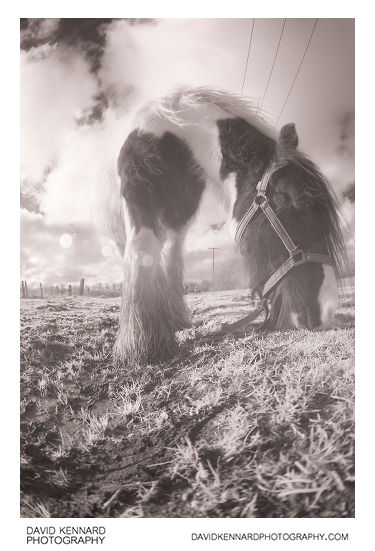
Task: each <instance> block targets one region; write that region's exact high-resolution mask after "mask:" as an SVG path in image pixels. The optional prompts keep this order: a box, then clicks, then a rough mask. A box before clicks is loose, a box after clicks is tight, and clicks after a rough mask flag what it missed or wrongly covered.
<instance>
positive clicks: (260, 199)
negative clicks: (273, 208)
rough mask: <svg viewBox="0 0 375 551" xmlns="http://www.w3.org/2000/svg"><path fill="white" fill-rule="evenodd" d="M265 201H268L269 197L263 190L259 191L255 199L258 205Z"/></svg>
mask: <svg viewBox="0 0 375 551" xmlns="http://www.w3.org/2000/svg"><path fill="white" fill-rule="evenodd" d="M265 201H267V197H266V196H265V195H264V193H263V192H258V195H257V196H256V197H255V199H254V203H256V204H257V205H262V204H263V203H264V202H265Z"/></svg>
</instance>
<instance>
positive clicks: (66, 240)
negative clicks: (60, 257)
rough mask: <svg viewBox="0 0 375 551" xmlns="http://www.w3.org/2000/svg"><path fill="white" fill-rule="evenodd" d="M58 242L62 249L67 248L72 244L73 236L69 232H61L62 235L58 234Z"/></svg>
mask: <svg viewBox="0 0 375 551" xmlns="http://www.w3.org/2000/svg"><path fill="white" fill-rule="evenodd" d="M59 243H60V245H61V247H63V248H64V249H69V247H71V246H72V243H73V237H72V236H71V235H70V233H63V234H62V235H60V238H59Z"/></svg>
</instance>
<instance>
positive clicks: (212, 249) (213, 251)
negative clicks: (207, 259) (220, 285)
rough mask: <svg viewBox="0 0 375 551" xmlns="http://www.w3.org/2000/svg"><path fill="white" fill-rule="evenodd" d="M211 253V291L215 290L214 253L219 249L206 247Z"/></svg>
mask: <svg viewBox="0 0 375 551" xmlns="http://www.w3.org/2000/svg"><path fill="white" fill-rule="evenodd" d="M208 248H209V249H210V250H211V251H212V290H214V289H215V251H217V250H218V249H219V247H208Z"/></svg>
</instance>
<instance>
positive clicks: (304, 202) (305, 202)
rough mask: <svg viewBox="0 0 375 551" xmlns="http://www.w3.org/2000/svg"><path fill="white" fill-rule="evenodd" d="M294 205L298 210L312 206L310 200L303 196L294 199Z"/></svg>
mask: <svg viewBox="0 0 375 551" xmlns="http://www.w3.org/2000/svg"><path fill="white" fill-rule="evenodd" d="M296 207H297V209H298V210H301V211H304V212H306V211H308V210H309V209H310V208H311V207H312V201H310V200H309V199H306V198H305V197H301V198H300V199H298V200H297V201H296Z"/></svg>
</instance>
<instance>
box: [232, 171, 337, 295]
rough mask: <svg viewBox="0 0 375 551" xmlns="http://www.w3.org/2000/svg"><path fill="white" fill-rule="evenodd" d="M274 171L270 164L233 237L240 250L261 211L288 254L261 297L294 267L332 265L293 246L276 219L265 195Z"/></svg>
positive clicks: (314, 254)
mask: <svg viewBox="0 0 375 551" xmlns="http://www.w3.org/2000/svg"><path fill="white" fill-rule="evenodd" d="M274 170H275V165H274V163H271V164H270V165H269V166H268V168H267V169H266V171H265V172H264V174H263V177H262V179H261V180H260V182H259V183H258V185H257V194H256V196H255V199H254V201H253V203H252V205H251V207H250V208H249V210H248V211H247V212H246V213H245V214H244V216H243V217H242V219H241V220H240V222H239V224H238V226H237V229H236V233H235V237H234V239H235V242H236V245H237V246H238V248H240V243H241V240H242V237H243V234H244V233H245V230H246V228H247V227H248V225H249V224H250V222H251V220H252V219H253V218H254V216H255V214H256V213H257V212H258V211H259V210H261V211H262V212H263V213H264V215H265V216H266V217H267V219H268V221H269V222H270V224H271V226H272V227H273V229H274V230H275V232H276V233H277V235H278V236H279V238H280V239H281V241H282V242H283V244H284V246H285V248H286V249H287V251H288V253H289V257H288V259H287V260H286V261H285V262H284V263H283V264H282V265H281V266H280V267H279V268H278V269H277V270H276V271H275V272H274V273H273V274H272V275H271V276H270V277H269V278H268V279H267V280H266V282H265V283H264V284H263V286H262V289H261V296H262V297H267V295H268V294H269V293H270V292H271V291H272V290H273V289H274V288H275V286H276V285H277V284H278V283H279V282H280V281H281V279H282V278H283V277H284V276H285V275H286V274H287V273H288V272H290V270H292V269H293V268H294V267H295V266H299V265H301V264H305V263H306V262H317V263H319V264H329V265H332V260H331V258H330V257H329V256H328V255H326V254H319V253H312V252H306V251H303V250H302V249H299V248H298V247H297V245H295V243H294V242H293V240H292V238H291V237H290V235H289V234H288V232H287V231H286V229H285V228H284V226H283V225H282V223H281V222H280V220H279V218H278V217H277V214H276V213H275V211H274V210H273V208H272V207H271V205H270V204H269V202H268V199H267V195H266V193H267V187H268V183H269V180H270V178H271V175H272V174H273V172H274Z"/></svg>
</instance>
